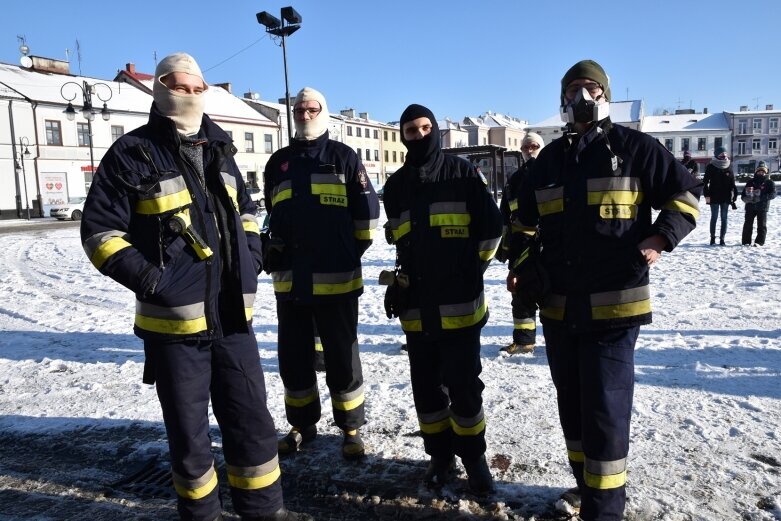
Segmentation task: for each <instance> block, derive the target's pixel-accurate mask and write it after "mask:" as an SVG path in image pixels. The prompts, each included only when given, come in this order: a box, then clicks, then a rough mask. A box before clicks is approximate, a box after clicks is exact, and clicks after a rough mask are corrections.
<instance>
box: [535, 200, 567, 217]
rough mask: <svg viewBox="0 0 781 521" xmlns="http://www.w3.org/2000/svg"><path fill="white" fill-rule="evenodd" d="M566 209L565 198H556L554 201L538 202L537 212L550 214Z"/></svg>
mask: <svg viewBox="0 0 781 521" xmlns="http://www.w3.org/2000/svg"><path fill="white" fill-rule="evenodd" d="M563 211H564V199H554V200H553V201H545V202H544V203H537V212H538V213H539V214H540V216H542V215H550V214H552V213H561V212H563Z"/></svg>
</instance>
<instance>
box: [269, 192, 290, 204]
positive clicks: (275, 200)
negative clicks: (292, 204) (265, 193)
mask: <svg viewBox="0 0 781 521" xmlns="http://www.w3.org/2000/svg"><path fill="white" fill-rule="evenodd" d="M292 197H293V189H292V188H288V189H287V190H281V191H280V192H279V193H277V194H274V197H272V198H271V204H272V205H276V204H279V203H281V202H282V201H286V200H287V199H291V198H292Z"/></svg>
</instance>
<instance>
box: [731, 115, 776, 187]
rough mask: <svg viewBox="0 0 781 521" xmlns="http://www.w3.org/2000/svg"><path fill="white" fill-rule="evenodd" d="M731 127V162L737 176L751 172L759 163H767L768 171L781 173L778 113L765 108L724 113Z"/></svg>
mask: <svg viewBox="0 0 781 521" xmlns="http://www.w3.org/2000/svg"><path fill="white" fill-rule="evenodd" d="M726 116H727V118H728V119H729V124H730V127H731V128H732V152H733V154H732V163H733V165H734V172H735V173H736V174H738V173H741V172H745V173H753V172H754V170H755V169H756V166H757V164H758V163H759V161H764V162H765V163H767V166H768V168H769V169H770V171H771V172H775V171H779V170H781V148H779V144H778V142H779V137H781V136H779V132H778V129H779V121H781V110H775V109H774V108H773V105H766V106H765V110H748V107H745V106H743V107H740V111H738V112H726Z"/></svg>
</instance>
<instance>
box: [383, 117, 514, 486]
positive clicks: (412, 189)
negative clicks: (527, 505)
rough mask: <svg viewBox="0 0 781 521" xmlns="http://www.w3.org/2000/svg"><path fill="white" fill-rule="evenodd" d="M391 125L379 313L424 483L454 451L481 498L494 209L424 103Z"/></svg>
mask: <svg viewBox="0 0 781 521" xmlns="http://www.w3.org/2000/svg"><path fill="white" fill-rule="evenodd" d="M400 124H401V141H402V143H403V144H404V146H406V147H407V156H406V160H405V162H404V165H403V166H402V167H401V168H400V169H399V170H398V171H397V172H396V173H395V174H393V175H392V176H391V177H390V178H389V179H388V181H387V182H386V183H385V192H384V194H383V203H384V205H385V213H386V214H387V216H388V226H389V230H388V233H387V237H388V239H389V240H390V242H392V243H393V244H394V245H395V246H396V266H395V269H394V271H393V272H386V276H388V275H390V280H386V281H384V282H389V283H390V285H389V286H388V289H387V293H386V296H385V310H386V313H387V315H388V318H392V317H398V318H399V321H400V322H401V327H402V329H403V330H404V333H405V334H406V337H407V351H408V354H409V361H410V375H411V379H412V393H413V397H414V400H415V410H416V411H417V414H418V422H419V424H420V431H421V433H422V436H423V446H424V449H425V451H426V453H427V454H428V455H429V456H430V457H431V461H430V463H429V466H428V469H427V470H426V472H425V475H424V476H423V480H424V483H425V484H426V485H427V486H429V487H432V488H439V487H442V485H444V484H445V483H446V482H447V481H448V480H449V479H450V478H452V476H453V472H454V470H455V456H459V457H460V458H461V462H462V464H463V465H464V468H465V469H466V472H467V475H468V480H467V482H468V485H469V488H470V490H471V491H472V492H473V493H474V494H477V495H487V494H489V493H490V492H491V491H492V490H493V478H492V476H491V472H490V469H489V468H488V464H487V462H486V458H485V451H486V444H485V429H486V418H485V416H484V413H483V407H482V403H483V401H482V391H483V388H484V385H483V382H482V381H481V380H480V372H481V370H482V367H481V364H480V331H481V329H482V327H483V326H484V325H485V323H486V319H487V317H488V310H487V307H486V300H485V295H484V292H483V271H484V270H485V269H486V268H487V266H488V263H489V262H490V261H491V259H492V258H493V256H494V253H495V252H496V249H497V247H498V245H499V239H500V235H501V215H500V214H499V208H498V207H497V206H496V203H495V202H494V200H493V199H492V197H491V195H490V193H489V192H488V190H487V189H486V181H485V178H484V177H483V176H482V174H479V173H478V172H477V171H476V170H475V168H474V166H473V165H472V164H471V163H470V162H469V161H467V160H465V159H462V158H459V157H456V156H452V155H445V154H443V153H442V149H441V145H440V135H439V128H438V127H437V122H436V119H435V118H434V115H433V114H432V113H431V111H430V110H429V109H427V108H426V107H423V106H421V105H410V106H409V107H407V109H406V110H405V111H404V112H403V113H402V115H401V121H400Z"/></svg>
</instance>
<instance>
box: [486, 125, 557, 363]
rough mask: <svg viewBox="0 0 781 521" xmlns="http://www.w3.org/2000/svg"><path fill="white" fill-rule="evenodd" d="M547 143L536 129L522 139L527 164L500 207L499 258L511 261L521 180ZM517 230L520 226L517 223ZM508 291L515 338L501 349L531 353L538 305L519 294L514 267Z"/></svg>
mask: <svg viewBox="0 0 781 521" xmlns="http://www.w3.org/2000/svg"><path fill="white" fill-rule="evenodd" d="M543 146H545V141H543V139H542V136H540V135H539V134H537V133H536V132H527V134H526V135H525V136H524V138H523V140H522V141H521V155H522V156H523V164H522V165H521V168H519V169H518V170H517V171H516V172H515V173H514V174H513V175H512V176H510V180H509V181H508V182H507V184H506V185H505V187H504V191H503V192H502V202H501V204H500V205H499V210H500V211H501V212H502V222H503V226H502V242H501V244H500V245H499V250H498V251H497V252H496V253H497V254H496V256H497V258H500V257H501V258H500V260H501V261H502V262H505V261H506V260H507V253H508V252H509V250H510V244H509V243H510V239H511V238H512V232H513V229H514V227H513V222H515V220H516V214H517V210H518V190H519V189H520V188H521V181H522V180H523V179H524V178H525V177H527V176H528V175H529V172H530V171H531V167H532V165H533V164H534V160H535V158H536V157H537V156H538V155H539V153H540V150H541V149H542V147H543ZM515 229H516V231H519V227H518V225H517V224H516V225H515ZM507 291H509V292H510V293H511V294H512V300H511V305H512V313H513V341H512V342H511V343H510V344H509V345H506V346H504V347H502V349H501V351H504V352H506V353H508V354H511V355H513V354H515V353H531V352H533V351H534V344H535V342H536V339H537V320H536V317H537V304H536V303H534V302H524V301H523V300H522V298H521V297H522V295H516V293H515V274H514V273H513V271H512V270H509V271H508V273H507Z"/></svg>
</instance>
